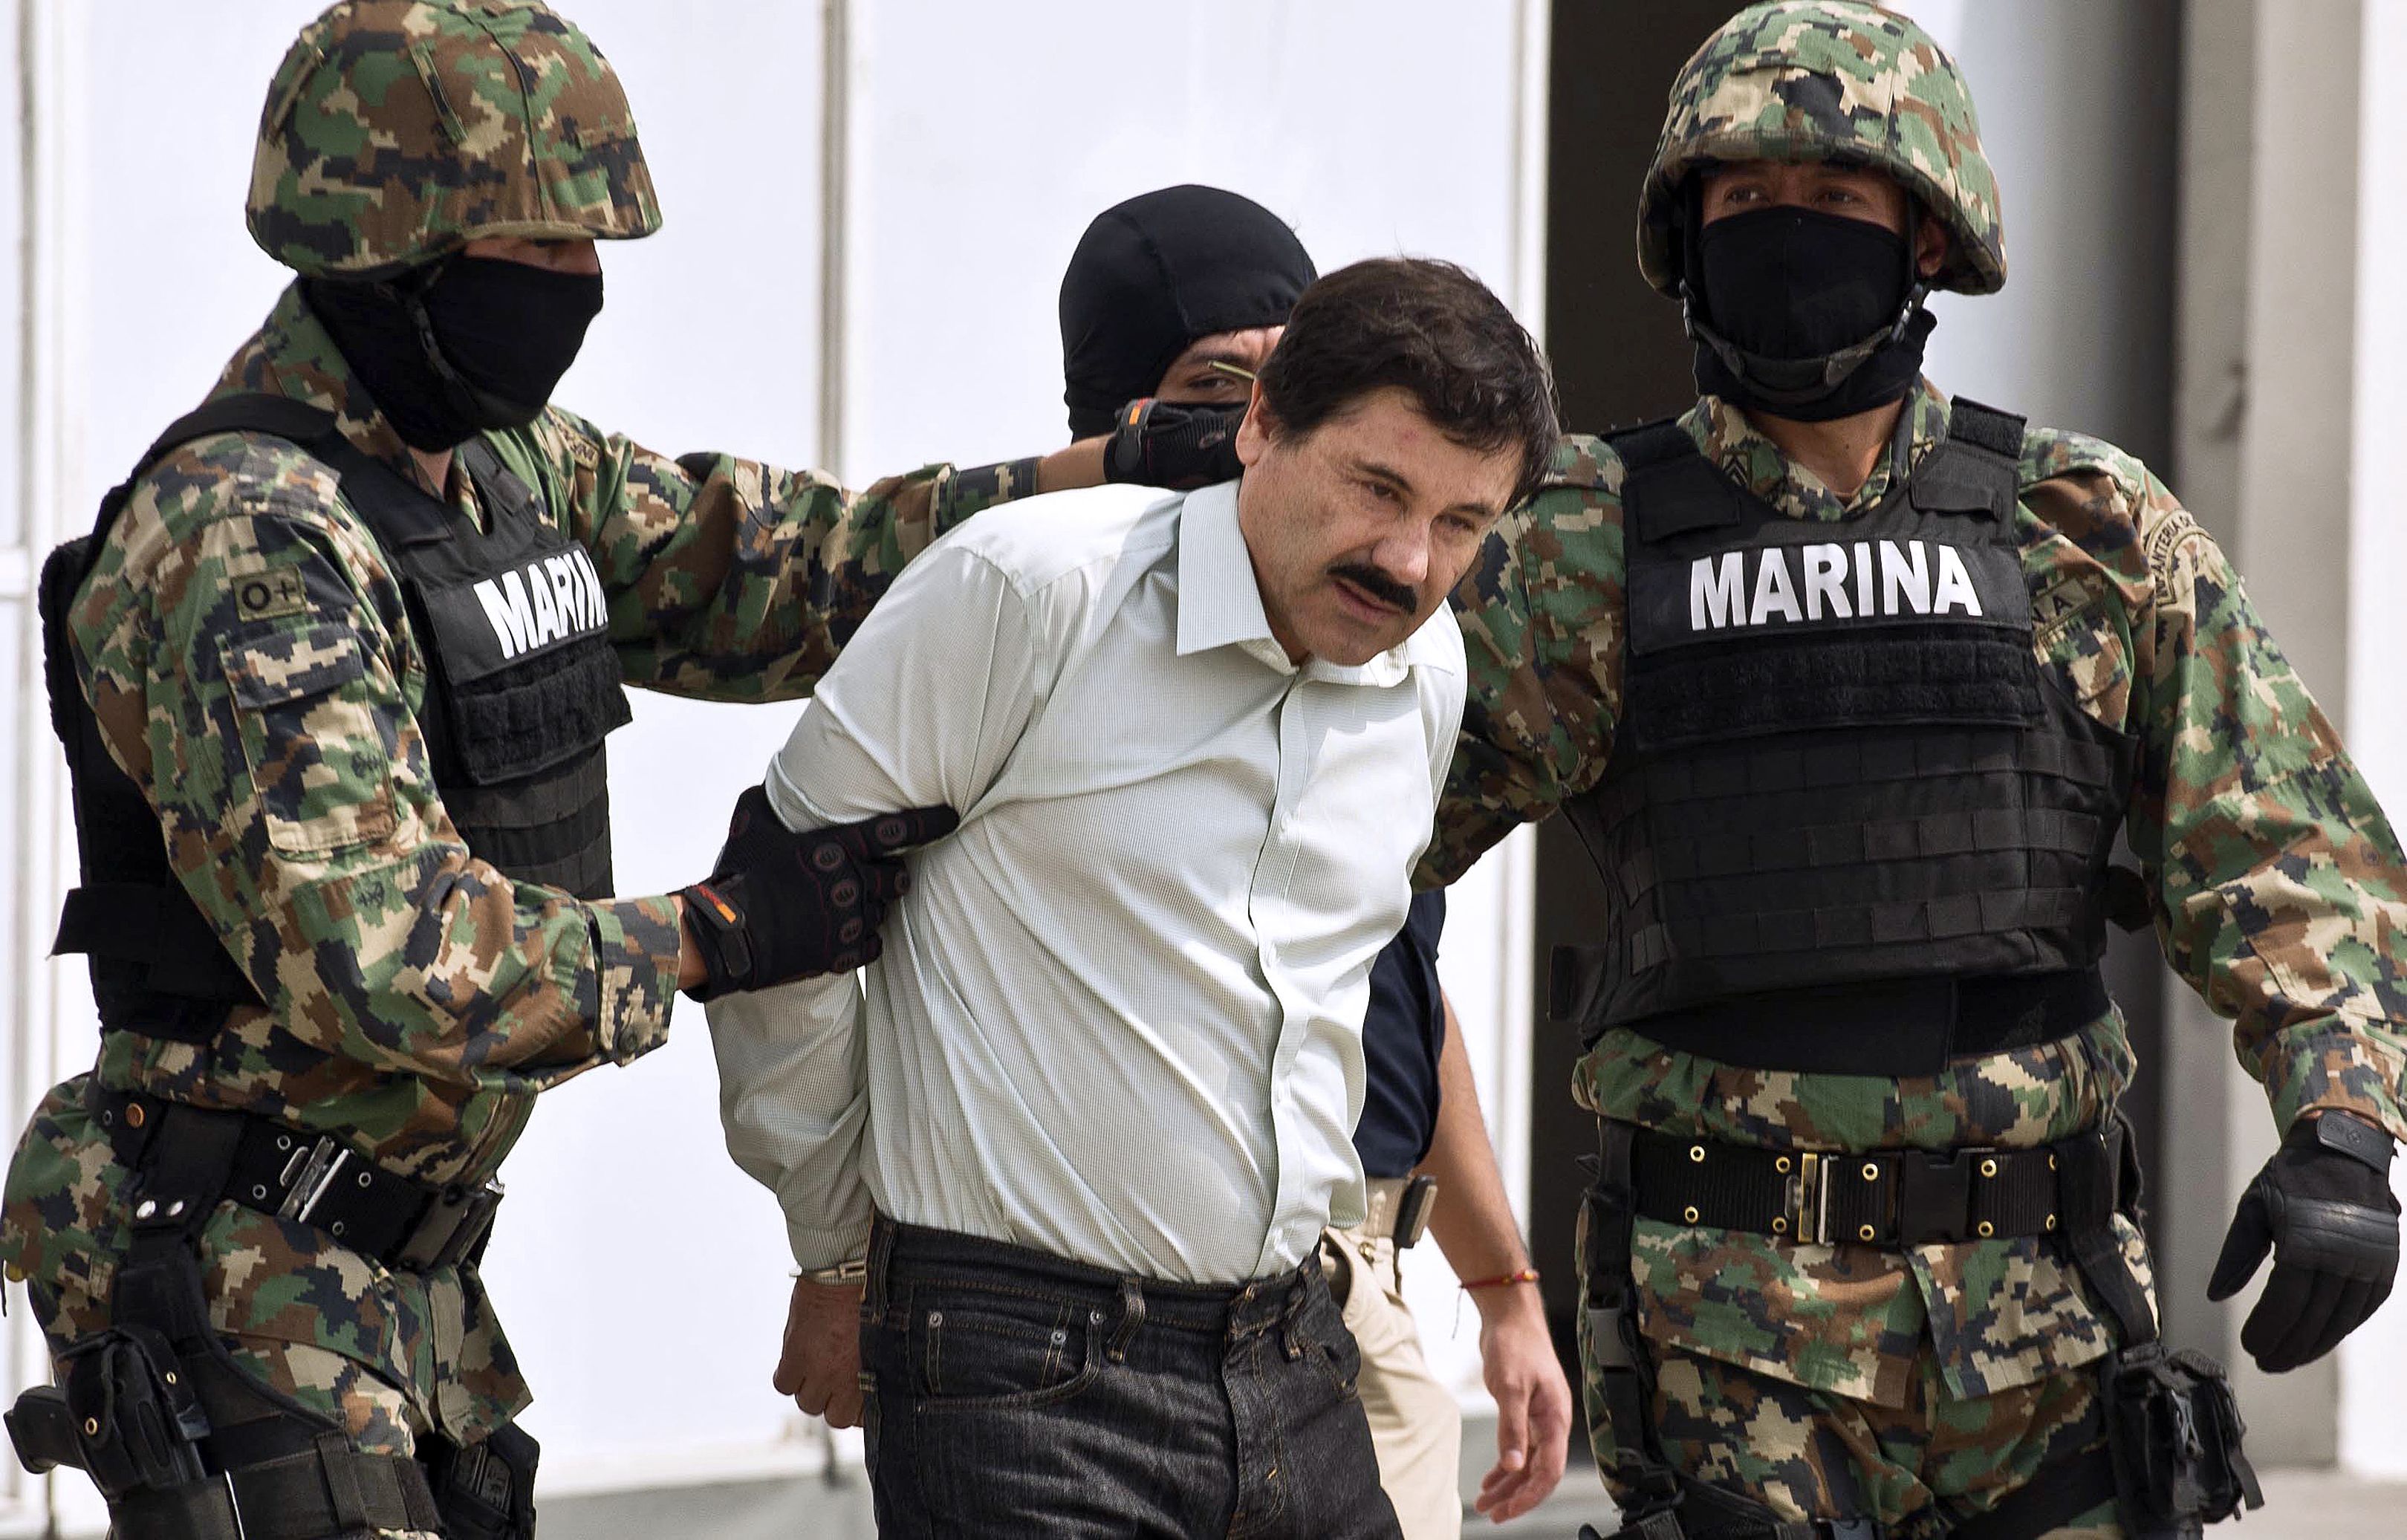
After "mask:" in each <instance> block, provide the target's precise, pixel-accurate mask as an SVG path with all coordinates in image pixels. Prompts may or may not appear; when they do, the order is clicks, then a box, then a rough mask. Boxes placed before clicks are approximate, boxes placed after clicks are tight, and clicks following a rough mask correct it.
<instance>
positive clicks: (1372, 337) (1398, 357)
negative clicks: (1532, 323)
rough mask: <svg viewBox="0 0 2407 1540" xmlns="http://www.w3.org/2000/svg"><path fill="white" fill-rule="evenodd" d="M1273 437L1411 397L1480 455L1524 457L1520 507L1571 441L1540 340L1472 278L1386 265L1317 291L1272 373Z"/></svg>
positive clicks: (1348, 273)
mask: <svg viewBox="0 0 2407 1540" xmlns="http://www.w3.org/2000/svg"><path fill="white" fill-rule="evenodd" d="M1261 384H1262V401H1263V404H1264V405H1265V406H1268V407H1269V408H1270V414H1271V420H1272V421H1271V423H1270V426H1271V428H1272V429H1273V431H1275V432H1277V433H1292V434H1299V435H1300V434H1308V433H1310V432H1312V431H1313V430H1314V429H1315V428H1317V427H1319V426H1320V425H1321V424H1322V423H1324V422H1326V421H1329V420H1330V419H1331V418H1332V417H1335V416H1336V415H1338V414H1339V413H1341V412H1343V411H1345V410H1346V408H1347V407H1349V406H1353V405H1354V404H1355V403H1356V402H1357V401H1359V400H1360V398H1361V397H1363V396H1365V395H1367V394H1369V393H1370V392H1373V391H1376V390H1381V389H1384V388H1386V387H1389V386H1395V387H1398V388H1400V389H1403V390H1406V391H1410V392H1412V393H1413V397H1414V399H1415V400H1417V401H1418V402H1419V403H1420V407H1421V410H1422V411H1423V412H1425V413H1426V414H1428V416H1429V420H1430V421H1431V422H1433V423H1435V424H1436V425H1437V428H1438V431H1439V432H1441V433H1443V434H1445V435H1446V437H1448V438H1450V439H1452V440H1454V442H1456V443H1457V444H1460V445H1461V446H1462V447H1463V448H1465V449H1478V450H1481V451H1483V452H1487V451H1492V450H1496V449H1514V450H1517V451H1518V452H1519V454H1520V457H1521V476H1520V478H1519V480H1518V481H1517V482H1516V483H1515V484H1514V488H1513V501H1514V502H1516V503H1518V502H1520V501H1521V500H1522V499H1524V498H1526V497H1527V496H1529V494H1530V493H1531V492H1533V491H1535V490H1536V487H1537V482H1538V478H1540V477H1541V476H1543V475H1544V474H1545V470H1546V465H1547V463H1548V462H1550V461H1551V460H1552V459H1553V458H1554V452H1555V442H1556V440H1557V439H1558V438H1559V437H1560V435H1561V429H1560V427H1559V426H1558V424H1557V421H1556V417H1555V378H1554V374H1553V372H1552V371H1551V370H1549V369H1548V368H1547V367H1546V358H1545V353H1543V352H1541V351H1540V350H1539V348H1538V344H1537V341H1536V339H1534V338H1533V337H1531V335H1530V334H1529V332H1528V331H1527V330H1525V329H1524V328H1523V327H1522V325H1521V323H1520V322H1519V321H1516V320H1514V319H1513V312H1512V311H1510V310H1508V309H1506V308H1505V307H1504V302H1503V300H1500V299H1498V298H1497V297H1496V296H1495V295H1494V294H1493V293H1490V292H1488V286H1487V285H1486V284H1484V283H1482V282H1480V281H1479V280H1478V279H1477V278H1474V277H1472V276H1471V274H1469V273H1468V272H1466V271H1464V270H1463V269H1462V268H1460V267H1458V266H1456V265H1455V264H1452V263H1450V262H1436V261H1432V260H1431V259H1430V258H1427V257H1377V258H1374V259H1373V260H1371V261H1369V262H1358V263H1355V264H1352V265H1351V266H1348V267H1341V268H1339V269H1338V270H1337V271H1335V272H1333V273H1332V274H1330V275H1329V276H1328V277H1326V278H1322V279H1320V280H1319V281H1318V282H1317V283H1315V284H1314V285H1313V286H1312V287H1311V288H1309V289H1306V290H1305V291H1304V292H1303V298H1301V299H1299V300H1297V301H1296V302H1295V312H1294V313H1293V314H1292V315H1290V316H1289V317H1288V322H1287V331H1286V332H1285V333H1284V334H1283V335H1281V336H1280V338H1279V343H1278V346H1277V347H1276V348H1275V349H1272V351H1271V356H1270V358H1269V360H1268V361H1267V362H1265V363H1264V364H1263V365H1262V373H1261Z"/></svg>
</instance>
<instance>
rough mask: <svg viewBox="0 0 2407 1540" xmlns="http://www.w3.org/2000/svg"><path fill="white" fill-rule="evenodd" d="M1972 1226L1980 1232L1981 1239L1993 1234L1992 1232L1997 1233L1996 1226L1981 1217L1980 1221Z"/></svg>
mask: <svg viewBox="0 0 2407 1540" xmlns="http://www.w3.org/2000/svg"><path fill="white" fill-rule="evenodd" d="M1973 1229H1975V1230H1977V1231H1979V1232H1980V1233H1981V1238H1982V1239H1983V1240H1987V1239H1988V1238H1989V1237H1990V1236H1992V1235H1994V1234H1996V1233H1998V1227H1997V1226H1996V1225H1994V1224H1991V1223H1990V1222H1989V1221H1988V1220H1987V1219H1983V1220H1982V1221H1981V1222H1980V1223H1978V1224H1976V1225H1974V1226H1973Z"/></svg>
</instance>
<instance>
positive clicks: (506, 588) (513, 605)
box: [477, 572, 542, 658]
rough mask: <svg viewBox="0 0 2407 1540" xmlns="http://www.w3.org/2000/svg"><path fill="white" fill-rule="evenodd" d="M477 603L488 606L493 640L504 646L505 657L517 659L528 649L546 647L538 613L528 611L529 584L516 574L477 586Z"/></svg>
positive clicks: (504, 575) (512, 573)
mask: <svg viewBox="0 0 2407 1540" xmlns="http://www.w3.org/2000/svg"><path fill="white" fill-rule="evenodd" d="M477 603H478V604H480V605H482V606H485V619H486V620H487V621H489V622H490V623H491V625H492V628H493V639H494V640H495V641H497V642H500V643H501V644H502V656H503V657H504V658H515V657H517V656H518V655H519V654H520V653H521V652H524V651H525V650H526V649H528V648H531V647H538V646H540V645H542V641H541V638H540V637H538V636H537V635H535V619H534V612H533V611H531V610H529V609H528V608H527V596H526V585H525V584H523V583H521V582H520V581H519V575H518V574H517V573H515V572H506V573H504V574H502V575H501V577H500V578H486V579H485V580H484V581H483V582H481V583H478V584H477Z"/></svg>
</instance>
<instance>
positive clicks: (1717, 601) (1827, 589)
mask: <svg viewBox="0 0 2407 1540" xmlns="http://www.w3.org/2000/svg"><path fill="white" fill-rule="evenodd" d="M1792 555H1793V556H1794V557H1795V558H1796V559H1797V566H1796V570H1795V571H1794V572H1792V571H1791V570H1790V567H1789V558H1790V557H1791V556H1792ZM1850 579H1853V581H1852V584H1851V583H1850ZM597 582H598V579H597ZM538 598H539V599H540V595H538ZM1985 613H1986V611H1984V610H1983V608H1982V606H1981V591H1980V589H1979V588H1978V587H1977V586H1976V585H1975V584H1974V583H1973V570H1972V567H1971V564H1970V563H1967V562H1966V560H1965V558H1964V553H1963V552H1962V551H1961V550H1958V549H1957V548H1955V547H1953V546H1948V545H1942V544H1939V543H1937V542H1935V541H1929V542H1927V541H1922V540H1881V541H1864V540H1859V541H1856V542H1854V543H1853V544H1851V545H1844V546H1842V545H1837V544H1830V545H1807V546H1797V547H1784V546H1769V547H1765V548H1762V549H1756V550H1744V551H1740V550H1731V551H1723V552H1722V553H1720V554H1719V555H1716V556H1699V557H1696V558H1693V559H1692V560H1691V561H1690V562H1689V563H1688V629H1689V630H1690V631H1691V632H1705V631H1727V630H1742V629H1753V628H1754V627H1757V626H1761V625H1768V624H1773V623H1776V622H1781V621H1787V622H1792V623H1795V622H1803V621H1807V620H1885V619H1892V618H1895V617H1898V616H1913V615H1964V616H1969V617H1972V618H1973V619H1976V620H1977V619H1979V618H1980V617H1981V616H1983V615H1984V614H1985Z"/></svg>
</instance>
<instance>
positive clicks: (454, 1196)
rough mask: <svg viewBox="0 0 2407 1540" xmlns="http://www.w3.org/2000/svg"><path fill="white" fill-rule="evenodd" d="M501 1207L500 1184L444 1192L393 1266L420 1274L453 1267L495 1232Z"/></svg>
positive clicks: (430, 1206) (414, 1229) (420, 1220)
mask: <svg viewBox="0 0 2407 1540" xmlns="http://www.w3.org/2000/svg"><path fill="white" fill-rule="evenodd" d="M501 1205H502V1184H501V1183H500V1182H499V1181H498V1180H495V1181H491V1182H488V1183H486V1184H485V1185H484V1186H483V1187H478V1188H461V1187H447V1188H445V1189H443V1190H442V1191H440V1192H437V1193H436V1194H435V1195H434V1201H433V1202H432V1203H430V1204H428V1205H427V1207H426V1212H425V1213H423V1214H420V1216H419V1217H418V1222H417V1223H416V1224H415V1225H413V1226H412V1227H411V1229H410V1232H409V1238H408V1239H407V1240H406V1241H404V1242H402V1244H401V1249H400V1251H399V1252H398V1253H396V1254H395V1255H394V1257H393V1264H394V1265H395V1266H398V1267H402V1268H405V1269H407V1270H408V1271H411V1272H417V1273H431V1272H434V1271H435V1270H436V1269H438V1268H444V1267H449V1266H450V1265H452V1264H453V1263H454V1262H459V1261H461V1260H462V1259H463V1258H464V1257H466V1256H467V1254H468V1253H469V1252H471V1251H473V1250H475V1249H476V1247H477V1242H478V1241H481V1240H483V1239H484V1238H485V1235H486V1233H487V1232H488V1231H490V1230H491V1229H492V1228H493V1212H494V1210H496V1209H498V1208H499V1207H501Z"/></svg>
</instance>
